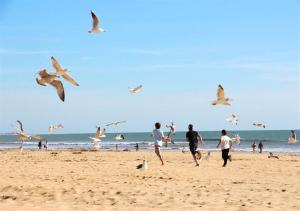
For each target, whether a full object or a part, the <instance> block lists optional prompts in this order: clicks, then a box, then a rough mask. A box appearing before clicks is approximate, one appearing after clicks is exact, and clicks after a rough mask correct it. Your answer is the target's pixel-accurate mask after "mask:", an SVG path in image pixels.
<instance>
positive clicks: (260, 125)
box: [253, 123, 266, 128]
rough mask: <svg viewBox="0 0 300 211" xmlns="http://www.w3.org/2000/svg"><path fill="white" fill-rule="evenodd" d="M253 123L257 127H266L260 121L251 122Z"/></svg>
mask: <svg viewBox="0 0 300 211" xmlns="http://www.w3.org/2000/svg"><path fill="white" fill-rule="evenodd" d="M253 125H254V126H255V127H258V128H266V125H264V124H262V123H253Z"/></svg>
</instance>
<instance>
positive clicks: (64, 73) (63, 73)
mask: <svg viewBox="0 0 300 211" xmlns="http://www.w3.org/2000/svg"><path fill="white" fill-rule="evenodd" d="M51 63H52V66H53V67H54V69H55V75H56V76H62V77H63V78H64V79H65V80H67V81H69V82H70V83H71V84H73V85H74V86H79V84H78V83H77V82H76V81H75V80H74V79H73V78H72V77H71V76H70V75H69V74H68V72H70V71H68V70H67V69H63V68H62V67H61V65H60V64H59V63H58V61H57V60H56V59H55V58H54V57H53V56H52V57H51Z"/></svg>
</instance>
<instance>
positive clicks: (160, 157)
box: [157, 154, 165, 165]
mask: <svg viewBox="0 0 300 211" xmlns="http://www.w3.org/2000/svg"><path fill="white" fill-rule="evenodd" d="M157 156H158V157H159V159H160V161H161V165H164V164H165V163H164V160H163V157H162V156H161V154H158V155H157Z"/></svg>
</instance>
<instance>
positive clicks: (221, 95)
mask: <svg viewBox="0 0 300 211" xmlns="http://www.w3.org/2000/svg"><path fill="white" fill-rule="evenodd" d="M231 101H232V99H229V98H225V93H224V88H223V87H222V86H221V85H220V84H219V86H218V90H217V100H214V101H213V102H212V103H211V104H212V105H218V104H223V105H231Z"/></svg>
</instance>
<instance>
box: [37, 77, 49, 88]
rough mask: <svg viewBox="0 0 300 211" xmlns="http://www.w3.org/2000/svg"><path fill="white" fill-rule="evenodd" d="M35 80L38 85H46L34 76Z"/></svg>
mask: <svg viewBox="0 0 300 211" xmlns="http://www.w3.org/2000/svg"><path fill="white" fill-rule="evenodd" d="M35 80H36V82H37V83H38V84H39V85H41V86H47V85H46V84H44V83H42V81H41V79H38V78H36V79H35Z"/></svg>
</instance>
